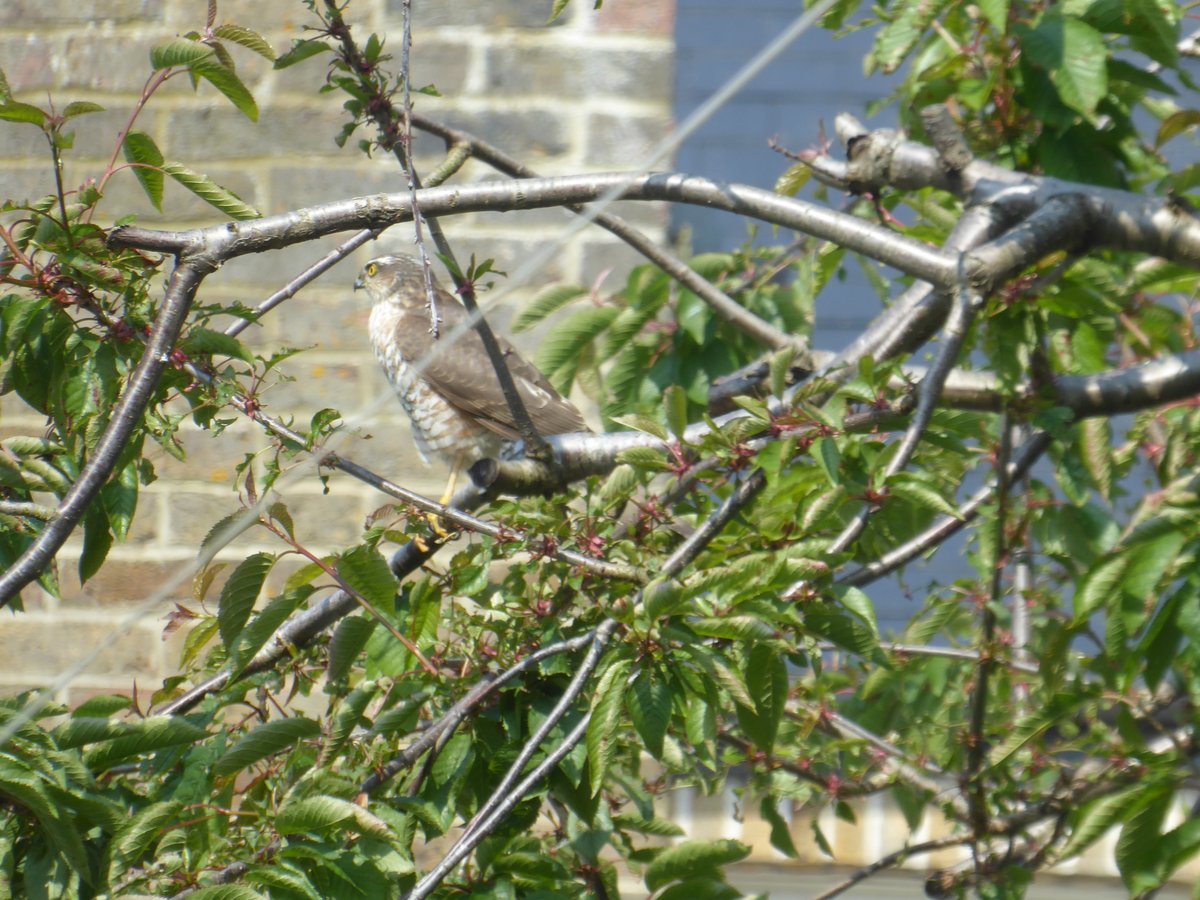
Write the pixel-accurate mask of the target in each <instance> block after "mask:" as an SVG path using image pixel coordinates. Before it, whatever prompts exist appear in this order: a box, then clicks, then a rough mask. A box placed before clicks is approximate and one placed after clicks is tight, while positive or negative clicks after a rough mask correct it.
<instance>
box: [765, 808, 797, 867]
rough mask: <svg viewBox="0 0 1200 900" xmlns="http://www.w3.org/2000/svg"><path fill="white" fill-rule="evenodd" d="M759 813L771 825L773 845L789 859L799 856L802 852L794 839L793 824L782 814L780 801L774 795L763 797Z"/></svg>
mask: <svg viewBox="0 0 1200 900" xmlns="http://www.w3.org/2000/svg"><path fill="white" fill-rule="evenodd" d="M758 813H759V815H760V816H762V819H763V821H764V822H766V823H768V824H769V825H770V826H771V846H772V847H774V848H775V849H776V850H778V851H779V852H780V853H782V854H783V855H784V856H786V857H787V858H788V859H796V858H798V857H799V855H800V853H799V851H798V850H797V849H796V843H795V841H793V840H792V829H791V826H790V825H789V824H788V823H787V820H785V819H784V818H783V816H782V815H780V812H779V801H778V800H776V799H775V798H774V797H763V798H762V800H761V801H760V802H759V804H758Z"/></svg>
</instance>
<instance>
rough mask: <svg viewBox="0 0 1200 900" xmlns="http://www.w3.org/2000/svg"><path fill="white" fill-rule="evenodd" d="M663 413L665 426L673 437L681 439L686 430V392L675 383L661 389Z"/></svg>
mask: <svg viewBox="0 0 1200 900" xmlns="http://www.w3.org/2000/svg"><path fill="white" fill-rule="evenodd" d="M663 414H664V416H665V417H666V420H667V427H668V428H670V429H671V433H672V434H673V435H675V437H677V438H680V439H682V438H683V433H684V431H686V430H687V425H688V421H687V393H686V392H685V391H684V389H683V388H681V387H680V386H679V385H677V384H672V385H670V386H669V387H668V388H667V389H666V390H664V391H663Z"/></svg>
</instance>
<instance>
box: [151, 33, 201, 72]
mask: <svg viewBox="0 0 1200 900" xmlns="http://www.w3.org/2000/svg"><path fill="white" fill-rule="evenodd" d="M212 55H213V52H212V48H210V47H208V46H205V45H204V44H201V43H199V42H198V41H189V40H188V39H187V38H175V39H174V40H172V41H167V42H166V43H165V44H159V45H158V46H157V47H155V48H154V49H153V50H151V51H150V66H151V68H153V69H154V70H155V71H158V70H159V69H170V68H172V67H174V66H191V65H192V64H194V63H197V62H199V61H200V60H202V59H207V58H211V57H212Z"/></svg>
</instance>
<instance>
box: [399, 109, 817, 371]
mask: <svg viewBox="0 0 1200 900" xmlns="http://www.w3.org/2000/svg"><path fill="white" fill-rule="evenodd" d="M412 123H413V124H414V125H415V126H417V127H418V128H420V129H421V130H422V131H427V132H429V133H430V134H435V135H437V136H438V137H440V138H442V140H444V141H445V142H446V144H447V146H465V147H467V148H469V150H470V153H471V155H472V156H474V157H475V158H476V159H478V160H481V161H482V162H485V163H487V164H488V165H490V166H492V167H493V168H494V169H496V170H497V171H500V172H503V173H504V174H506V175H511V176H513V177H514V178H537V177H538V174H537V172H535V171H534V170H533V169H531V168H529V167H528V166H525V165H523V164H522V163H521V162H520V161H519V160H517V159H514V158H513V157H511V156H509V155H508V154H506V153H504V151H502V150H500V149H499V148H497V147H494V146H492V145H491V144H489V143H487V142H486V141H483V140H481V139H480V138H478V137H476V136H475V135H473V134H470V133H469V132H466V131H460V130H458V129H455V128H450V127H449V126H447V125H444V124H442V123H440V122H436V121H434V120H433V119H430V118H428V117H426V116H423V115H421V114H420V113H413V114H412ZM565 208H566V209H569V210H570V211H571V212H573V213H576V214H578V215H592V213H591V211H589V210H588V209H587V208H586V207H584V206H581V205H580V204H577V203H573V204H569V205H567V206H566V207H565ZM594 221H595V223H596V224H597V225H599V226H600V227H601V228H603V229H605V230H606V231H608V232H609V233H611V234H614V235H616V236H617V237H619V238H620V239H621V240H623V241H624V242H625V243H626V244H628V245H629V246H630V247H632V248H633V249H635V250H637V251H638V252H639V253H641V254H642V256H644V257H646V259H648V260H650V261H651V262H652V263H654V264H655V265H656V266H658V267H659V268H660V269H662V270H663V271H664V272H666V273H667V274H668V275H670V276H671V277H672V278H674V279H675V280H676V281H678V282H679V283H680V284H681V285H683V286H684V287H685V288H687V289H688V290H690V291H692V292H693V293H694V294H696V296H698V297H699V298H700V299H701V300H703V301H704V302H705V303H707V304H708V305H709V306H710V307H711V308H712V310H713V312H715V313H716V314H717V315H719V316H720V317H721V318H723V319H725V320H726V321H727V322H729V323H730V324H731V325H733V326H735V327H736V328H738V329H740V330H741V331H742V332H744V333H745V334H747V335H749V336H750V337H752V338H754V339H755V340H757V341H759V342H760V343H761V344H763V346H765V347H768V348H770V349H773V350H778V349H780V348H782V347H785V346H794V347H796V348H797V350H799V351H800V355H801V357H803V356H804V352H805V350H806V348H805V347H804V346H803V345H802V342H801V341H799V339H798V338H796V337H795V336H793V335H788V334H784V333H783V332H782V331H780V330H779V329H777V328H775V326H773V325H771V324H770V323H769V322H765V321H763V320H762V319H760V318H759V317H758V316H756V315H754V314H753V313H752V312H750V311H749V310H748V309H746V308H745V307H744V306H742V305H741V304H740V303H738V302H737V301H736V300H734V299H733V298H732V297H730V296H729V295H727V294H726V293H725V292H724V291H721V290H720V289H718V288H717V287H716V286H715V285H713V284H712V283H711V282H710V281H708V280H707V279H706V278H704V277H703V276H701V275H699V274H698V273H696V272H694V271H693V270H692V269H691V268H689V267H688V265H687V263H685V262H684V261H683V260H681V259H679V258H677V257H676V256H674V254H672V253H670V252H668V251H667V250H664V249H663V248H662V247H659V246H658V245H657V244H656V243H654V241H652V240H651V239H650V238H649V237H647V236H646V235H645V234H643V233H642V232H641V231H639V230H638V229H636V228H634V227H633V226H632V225H630V224H629V223H628V222H626V221H625V220H624V219H622V218H621V217H620V216H616V215H613V214H612V213H603V212H602V213H600V214H599V215H595V218H594Z"/></svg>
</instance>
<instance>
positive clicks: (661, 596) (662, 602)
mask: <svg viewBox="0 0 1200 900" xmlns="http://www.w3.org/2000/svg"><path fill="white" fill-rule="evenodd" d="M642 599H643V602H644V603H645V606H646V616H647V617H648V618H650V619H657V618H660V617H662V616H669V615H671V614H672V613H673V612H675V610H677V609H679V607H680V606H682V605H683V604H684V603H686V602H687V599H688V595H687V593H686V592H685V591H684V589H683V585H681V584H680V583H679V582H678V581H676V580H675V579H674V578H669V577H666V576H663V577H661V578H656V579H654V580H653V581H651V582H650V583H649V584H647V585H646V587H645V588H644V589H643V591H642Z"/></svg>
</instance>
